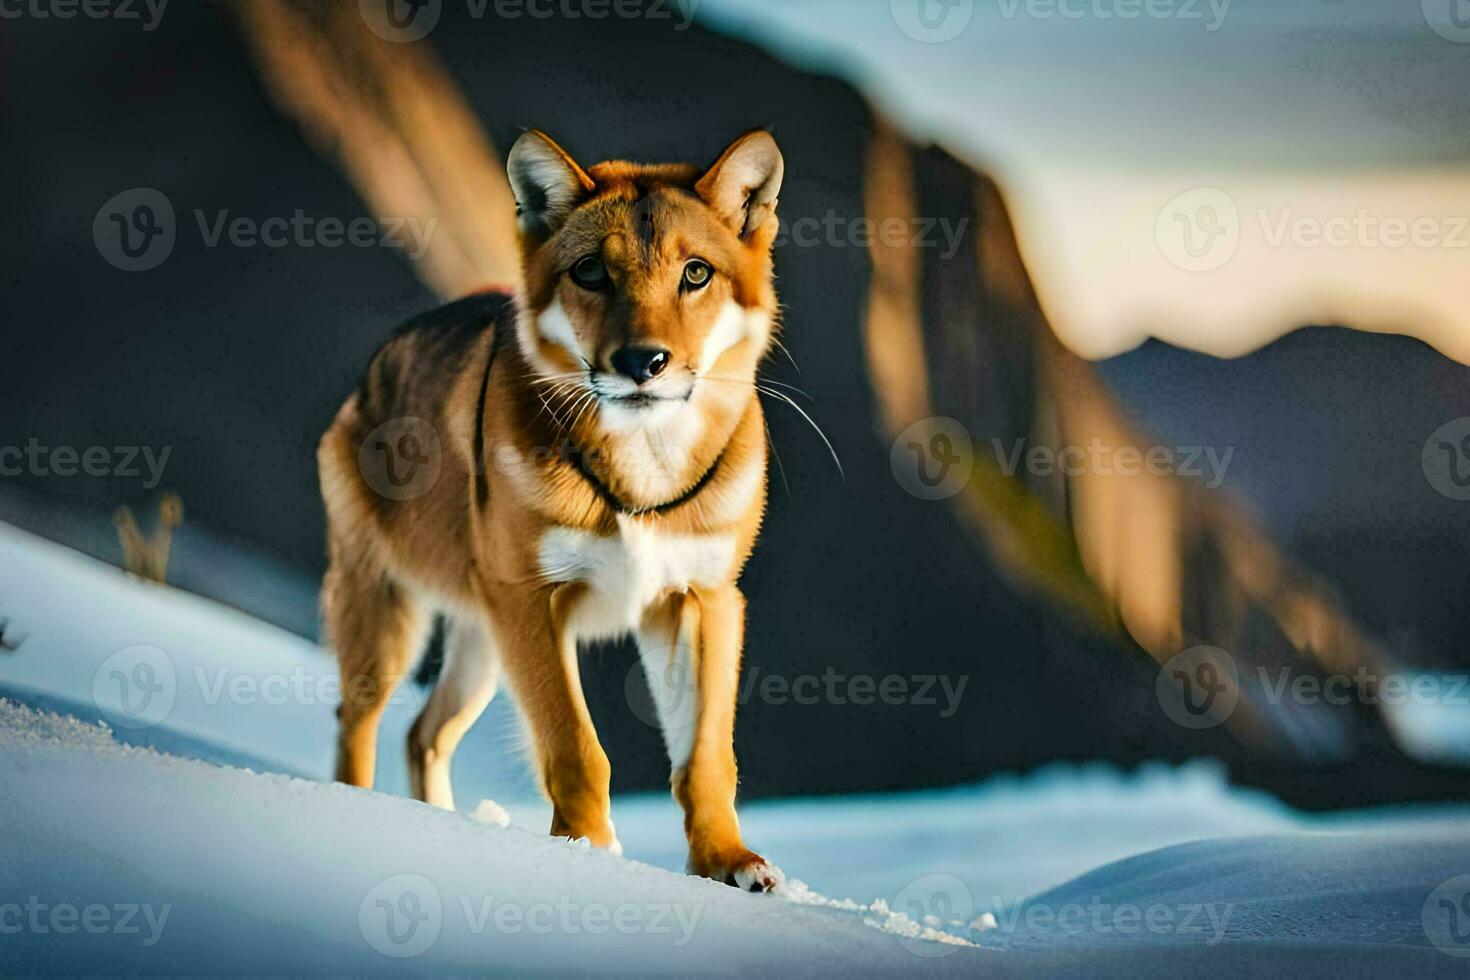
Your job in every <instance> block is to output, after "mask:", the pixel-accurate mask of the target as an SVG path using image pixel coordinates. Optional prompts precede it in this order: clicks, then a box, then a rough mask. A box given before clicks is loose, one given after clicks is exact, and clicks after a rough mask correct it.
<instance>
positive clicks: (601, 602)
mask: <svg viewBox="0 0 1470 980" xmlns="http://www.w3.org/2000/svg"><path fill="white" fill-rule="evenodd" d="M540 558H541V572H542V574H543V575H544V576H545V577H546V579H547V580H548V581H552V582H585V583H587V585H588V587H589V594H588V596H587V597H586V598H585V599H584V600H583V601H582V602H581V603H579V604H578V606H577V608H576V611H575V613H574V614H573V622H572V623H571V627H572V630H573V632H574V633H575V634H576V636H577V637H578V638H579V639H607V638H612V637H616V636H620V635H622V634H624V633H627V632H628V631H630V630H633V629H636V628H637V626H638V624H639V622H640V620H641V619H642V618H643V612H644V610H645V609H647V608H648V607H649V606H650V605H651V604H652V603H653V602H654V601H655V600H656V599H658V597H659V596H660V595H662V594H663V593H664V592H665V591H666V590H668V589H684V588H688V587H689V586H691V585H717V584H720V583H723V582H727V581H729V576H730V572H731V566H732V565H733V564H734V561H735V539H734V537H733V536H731V535H691V534H667V533H663V532H660V531H659V530H658V529H657V527H656V525H651V524H645V523H643V522H640V521H639V520H637V519H636V518H631V517H620V518H618V533H617V534H611V535H607V536H605V537H604V536H601V535H596V534H591V533H588V532H586V531H576V530H572V529H570V528H553V529H552V530H550V531H547V532H546V533H545V534H544V535H542V537H541V545H540Z"/></svg>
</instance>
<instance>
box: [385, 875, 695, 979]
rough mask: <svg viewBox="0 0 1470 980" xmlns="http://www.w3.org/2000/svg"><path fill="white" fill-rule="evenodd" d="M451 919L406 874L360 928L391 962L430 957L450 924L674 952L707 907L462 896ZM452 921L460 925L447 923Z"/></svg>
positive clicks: (479, 931) (469, 931) (467, 930)
mask: <svg viewBox="0 0 1470 980" xmlns="http://www.w3.org/2000/svg"><path fill="white" fill-rule="evenodd" d="M450 909H453V910H455V911H457V912H458V914H459V918H458V919H454V918H453V916H450V915H446V908H445V903H444V901H443V899H442V898H441V897H440V894H439V889H438V888H436V887H435V886H434V883H433V882H432V881H430V880H429V879H428V878H425V877H424V876H423V875H416V874H401V875H394V876H393V877H391V878H386V879H384V880H383V881H380V882H378V884H376V885H374V886H373V887H372V888H371V889H370V890H369V891H368V893H367V894H366V895H364V896H363V899H362V901H361V903H359V905H358V907H357V924H358V928H359V929H360V930H361V932H362V937H363V938H364V939H365V940H367V943H368V945H369V946H371V947H372V948H373V949H375V950H377V951H378V952H380V953H382V954H383V955H384V956H391V957H393V958H394V959H407V958H409V957H413V956H420V955H422V954H423V953H425V952H427V951H428V950H429V949H430V948H431V947H432V946H433V945H434V944H435V943H436V942H438V940H439V937H440V936H441V935H442V934H443V932H444V929H445V927H446V925H448V926H450V927H451V928H453V929H455V930H456V931H463V933H464V934H466V935H470V936H483V935H485V934H486V933H488V932H495V933H499V934H502V935H519V934H522V933H530V934H532V935H537V936H549V935H553V934H554V935H558V936H572V935H581V934H587V935H593V936H603V935H607V934H608V933H613V932H615V933H618V934H620V935H624V936H633V935H644V936H668V937H671V938H672V944H673V945H674V946H675V947H683V946H687V945H688V944H689V943H690V942H691V941H692V940H693V938H694V931H695V929H696V927H697V926H698V925H699V919H700V916H701V915H702V914H703V913H704V906H703V905H702V904H698V903H689V904H682V903H674V902H649V903H644V904H641V905H639V904H634V903H631V902H625V903H622V904H620V905H607V904H604V903H602V902H578V901H576V900H574V899H573V898H572V897H571V896H568V895H563V896H561V897H559V898H558V899H556V900H555V901H544V902H522V901H508V900H505V899H498V898H496V897H495V896H494V895H461V896H459V899H458V901H457V902H454V903H452V904H451V905H450ZM447 919H451V920H453V921H446V920H447Z"/></svg>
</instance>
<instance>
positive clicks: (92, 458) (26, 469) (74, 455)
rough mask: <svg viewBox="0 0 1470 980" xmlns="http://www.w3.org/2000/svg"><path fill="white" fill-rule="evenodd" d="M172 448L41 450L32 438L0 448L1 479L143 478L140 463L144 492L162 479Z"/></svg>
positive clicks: (47, 447)
mask: <svg viewBox="0 0 1470 980" xmlns="http://www.w3.org/2000/svg"><path fill="white" fill-rule="evenodd" d="M172 451H173V447H172V446H164V447H163V450H162V452H155V451H154V448H153V447H152V446H112V447H108V446H86V447H84V448H82V449H78V448H77V447H75V446H43V445H42V444H41V441H40V440H39V439H37V438H36V437H34V436H32V437H31V438H30V439H29V440H27V441H26V444H25V447H24V448H22V447H20V446H0V476H26V475H29V476H39V477H49V476H60V477H73V476H77V475H83V476H96V477H102V476H115V477H135V476H142V475H143V472H142V470H140V469H139V468H138V462H139V460H141V461H142V463H143V465H144V466H145V467H147V470H148V475H147V479H146V480H144V482H143V488H144V489H146V490H152V489H153V488H154V487H156V486H158V483H159V481H160V480H162V479H163V468H164V467H165V466H166V465H168V455H169V453H170V452H172Z"/></svg>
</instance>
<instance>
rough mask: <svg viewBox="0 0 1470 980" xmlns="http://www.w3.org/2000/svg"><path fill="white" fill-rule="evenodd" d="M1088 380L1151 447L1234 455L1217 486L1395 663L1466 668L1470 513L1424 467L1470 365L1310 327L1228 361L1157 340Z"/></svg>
mask: <svg viewBox="0 0 1470 980" xmlns="http://www.w3.org/2000/svg"><path fill="white" fill-rule="evenodd" d="M1098 369H1099V371H1100V372H1101V373H1102V376H1103V377H1104V379H1105V380H1106V381H1107V382H1108V384H1109V385H1110V386H1111V387H1112V388H1113V390H1114V391H1115V392H1116V393H1117V394H1118V396H1119V398H1120V399H1121V401H1122V403H1123V404H1124V406H1125V407H1126V408H1127V410H1128V411H1129V412H1130V414H1131V415H1132V416H1133V417H1134V418H1135V419H1136V420H1137V421H1138V422H1139V423H1140V424H1143V425H1144V426H1145V427H1146V428H1147V429H1149V430H1150V431H1151V432H1152V433H1154V434H1155V435H1156V436H1157V438H1158V440H1159V441H1160V442H1161V443H1163V444H1166V445H1173V446H1200V447H1213V448H1215V449H1216V451H1217V452H1218V453H1221V454H1223V453H1224V452H1225V451H1227V450H1233V455H1232V457H1231V460H1230V464H1229V467H1228V469H1227V471H1226V472H1227V476H1226V480H1225V488H1226V489H1227V490H1229V491H1230V492H1231V493H1232V494H1234V495H1235V496H1236V497H1237V498H1238V499H1240V500H1241V501H1243V502H1244V503H1245V505H1246V506H1247V507H1248V508H1249V510H1250V511H1251V513H1252V514H1253V515H1254V516H1255V517H1256V518H1257V519H1258V520H1259V521H1260V522H1261V523H1262V524H1264V525H1265V527H1266V528H1267V529H1268V530H1269V531H1271V532H1273V533H1274V535H1275V537H1276V540H1277V541H1278V542H1279V543H1281V544H1282V545H1284V546H1285V547H1287V548H1288V549H1289V550H1290V551H1291V552H1293V553H1294V554H1295V555H1296V556H1297V557H1298V558H1300V559H1301V560H1302V561H1303V562H1304V563H1305V564H1307V565H1309V566H1310V567H1312V568H1313V569H1315V570H1316V571H1318V572H1320V573H1322V574H1323V575H1325V576H1326V577H1327V578H1328V579H1330V580H1331V581H1332V582H1333V583H1334V584H1335V585H1336V586H1337V587H1338V588H1339V589H1340V590H1341V592H1342V594H1343V596H1344V597H1345V598H1346V600H1347V605H1348V607H1349V608H1351V609H1352V610H1353V611H1354V613H1355V615H1356V616H1357V617H1358V618H1359V619H1360V620H1361V621H1362V622H1363V623H1364V624H1365V625H1366V626H1368V627H1369V628H1370V629H1371V630H1372V631H1373V632H1375V633H1377V634H1378V635H1380V636H1383V637H1386V638H1388V640H1389V643H1390V645H1391V646H1394V647H1396V648H1397V649H1398V651H1399V652H1400V653H1401V654H1402V655H1403V656H1404V659H1406V660H1408V661H1409V662H1415V661H1419V662H1425V663H1430V664H1434V663H1438V664H1459V665H1460V666H1462V667H1463V666H1465V665H1470V651H1467V650H1466V649H1465V647H1464V645H1463V644H1462V643H1460V642H1459V641H1458V638H1459V637H1462V636H1465V635H1466V632H1467V631H1470V606H1467V604H1466V603H1465V602H1464V594H1465V585H1466V581H1465V576H1466V556H1467V555H1470V520H1467V516H1470V503H1466V502H1465V501H1459V500H1452V499H1450V498H1448V497H1445V496H1443V495H1442V494H1440V493H1439V492H1437V491H1436V490H1435V489H1434V487H1433V486H1432V485H1431V483H1430V481H1429V479H1428V478H1427V477H1426V476H1425V473H1424V469H1423V465H1422V462H1421V455H1422V452H1423V449H1424V445H1425V442H1426V441H1427V440H1428V439H1429V438H1430V436H1431V435H1432V434H1433V433H1434V432H1435V431H1436V430H1437V429H1439V428H1440V427H1441V426H1442V425H1444V424H1445V423H1446V422H1449V421H1451V420H1453V419H1456V418H1460V417H1463V416H1466V415H1470V367H1466V366H1465V365H1462V364H1459V363H1457V362H1455V361H1452V360H1450V359H1449V358H1446V357H1444V356H1443V355H1441V354H1440V353H1439V352H1437V351H1435V350H1434V349H1433V348H1431V347H1429V346H1428V345H1427V344H1424V343H1422V342H1421V341H1418V340H1415V339H1413V338H1410V337H1404V336H1395V335H1390V334H1373V333H1363V332H1359V331H1355V330H1344V329H1337V328H1332V327H1305V328H1302V329H1299V330H1296V331H1293V332H1292V333H1289V334H1287V335H1285V336H1283V337H1281V338H1280V339H1278V340H1276V341H1274V342H1273V343H1271V344H1268V345H1267V346H1265V347H1263V348H1261V349H1259V350H1257V351H1255V352H1253V353H1251V354H1248V355H1246V356H1244V357H1240V358H1236V359H1233V360H1224V359H1221V358H1216V357H1212V356H1210V355H1208V354H1201V353H1198V352H1195V351H1187V350H1181V349H1179V348H1177V347H1172V346H1170V345H1168V344H1165V343H1162V342H1160V341H1157V340H1151V341H1149V342H1147V343H1145V344H1143V345H1142V346H1140V347H1138V348H1136V349H1135V350H1132V351H1129V352H1128V353H1126V354H1123V355H1120V356H1118V357H1115V358H1112V359H1110V360H1107V361H1103V362H1100V363H1099V364H1098Z"/></svg>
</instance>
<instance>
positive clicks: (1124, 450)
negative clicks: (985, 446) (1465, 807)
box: [990, 438, 1235, 490]
mask: <svg viewBox="0 0 1470 980" xmlns="http://www.w3.org/2000/svg"><path fill="white" fill-rule="evenodd" d="M990 445H991V448H992V449H993V450H994V452H995V460H996V462H997V463H998V464H999V465H1000V469H1001V472H1003V473H1004V474H1005V475H1006V476H1015V475H1016V472H1017V471H1018V470H1020V469H1021V467H1022V466H1023V465H1024V466H1025V469H1026V472H1027V473H1029V474H1031V475H1032V476H1042V477H1045V476H1053V475H1056V474H1061V475H1062V476H1083V475H1086V474H1093V475H1096V476H1123V477H1131V476H1139V475H1141V474H1144V473H1147V474H1149V475H1150V476H1184V477H1197V478H1203V479H1204V480H1205V487H1206V488H1207V489H1210V490H1214V489H1216V488H1217V487H1219V486H1220V485H1221V484H1222V483H1224V482H1225V471H1226V470H1227V469H1229V468H1230V460H1231V459H1232V458H1234V456H1235V447H1234V446H1227V447H1226V448H1225V450H1224V451H1223V452H1222V451H1220V450H1218V449H1216V448H1215V447H1214V446H1149V447H1148V448H1143V447H1140V446H1132V445H1128V446H1111V445H1107V444H1105V443H1104V442H1103V441H1102V439H1100V438H1094V439H1093V440H1092V442H1090V443H1088V445H1087V446H1085V447H1083V446H1063V447H1062V448H1061V449H1053V448H1052V447H1050V446H1032V447H1031V448H1030V449H1029V450H1028V449H1027V448H1026V440H1025V439H1017V440H1016V441H1015V442H1013V443H1011V447H1010V449H1006V448H1005V444H1004V443H1002V442H1001V441H1000V440H999V439H991V440H990Z"/></svg>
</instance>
